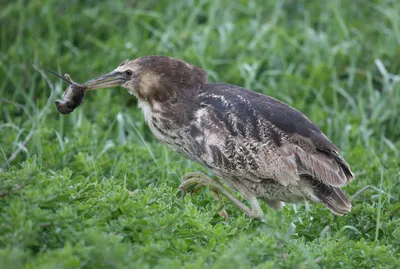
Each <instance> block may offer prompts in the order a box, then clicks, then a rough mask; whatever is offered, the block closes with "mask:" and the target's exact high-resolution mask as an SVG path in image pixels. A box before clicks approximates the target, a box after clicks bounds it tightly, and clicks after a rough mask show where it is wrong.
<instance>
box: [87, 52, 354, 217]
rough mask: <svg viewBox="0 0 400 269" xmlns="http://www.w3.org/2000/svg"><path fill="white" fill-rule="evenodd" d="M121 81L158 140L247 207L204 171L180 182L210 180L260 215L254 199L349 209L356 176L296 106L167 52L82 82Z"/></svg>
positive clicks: (93, 85)
mask: <svg viewBox="0 0 400 269" xmlns="http://www.w3.org/2000/svg"><path fill="white" fill-rule="evenodd" d="M118 85H121V86H122V87H124V88H127V89H128V91H129V92H130V93H131V94H134V95H135V96H136V97H137V98H138V101H139V107H141V108H142V110H143V113H144V117H145V120H146V122H147V124H148V125H149V127H150V129H151V131H152V133H153V134H154V135H155V136H156V137H157V138H158V139H159V140H160V141H161V142H163V143H166V144H167V145H169V146H170V147H171V148H172V149H173V150H174V151H176V152H179V153H182V154H184V155H185V156H186V157H188V158H189V159H191V160H193V161H196V162H198V163H200V164H202V165H204V166H205V167H207V168H209V169H210V170H211V171H212V172H214V173H215V174H216V175H217V176H218V177H219V178H220V179H221V180H222V181H223V182H225V183H227V184H228V186H230V188H231V189H233V190H236V191H238V192H240V193H241V194H242V195H243V196H244V198H245V199H247V200H248V201H249V202H250V205H251V207H250V208H249V207H248V206H246V205H245V204H243V203H242V202H240V201H239V200H237V199H236V198H235V197H234V196H232V195H231V194H230V192H229V191H228V190H226V189H225V188H224V187H223V186H222V185H221V184H220V183H219V182H218V181H215V180H210V178H208V177H206V176H204V175H200V174H196V175H197V176H193V174H192V175H191V176H189V177H187V178H186V181H184V182H183V183H182V188H183V189H185V188H186V187H187V186H188V185H191V184H194V183H201V184H207V185H211V187H212V188H213V189H215V190H216V191H218V192H220V193H222V194H224V195H225V196H226V197H228V198H229V199H230V200H231V201H232V202H234V203H235V204H236V205H237V206H238V207H239V208H241V209H242V210H243V211H244V212H245V213H246V214H247V215H248V216H250V217H257V218H261V217H262V216H263V212H262V211H261V209H260V206H259V204H258V199H261V200H264V201H266V203H267V204H268V205H270V206H271V207H273V208H280V207H281V206H282V205H283V202H300V201H303V200H310V201H314V202H317V203H323V204H325V205H326V207H327V208H329V209H330V210H331V211H332V212H333V213H335V214H337V215H342V214H345V213H347V212H349V211H350V209H351V204H350V202H349V200H348V199H347V198H346V196H345V194H344V193H343V191H342V190H341V189H340V187H342V186H343V185H345V184H346V183H348V182H349V181H350V180H351V179H352V178H353V177H354V175H353V173H352V172H351V170H350V167H349V165H348V164H347V163H346V161H345V160H344V159H343V158H342V157H341V156H340V155H339V153H338V148H337V147H336V146H335V145H334V144H332V143H331V142H330V141H329V139H328V138H327V137H326V136H325V135H324V134H323V133H322V132H321V131H320V129H319V128H318V127H317V126H316V125H315V124H314V123H312V122H311V121H310V120H309V119H308V118H307V117H306V116H304V115H303V114H301V113H300V112H298V111H297V110H295V109H294V108H292V107H290V106H288V105H286V104H284V103H282V102H280V101H278V100H276V99H274V98H271V97H268V96H265V95H262V94H259V93H256V92H253V91H250V90H247V89H244V88H241V87H238V86H234V85H228V84H215V83H208V82H207V74H206V72H205V71H204V70H202V69H200V68H198V67H195V66H193V65H190V64H188V63H185V62H183V61H180V60H177V59H173V58H170V57H164V56H147V57H142V58H139V59H136V60H133V61H125V62H124V63H122V64H121V65H120V66H118V67H117V68H116V69H115V70H114V71H112V72H111V73H109V74H107V75H104V76H101V77H99V78H97V79H94V80H91V81H88V82H86V83H85V84H83V86H84V87H86V88H87V90H92V89H96V88H104V87H113V86H118Z"/></svg>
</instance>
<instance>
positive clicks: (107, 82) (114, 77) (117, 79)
mask: <svg viewBox="0 0 400 269" xmlns="http://www.w3.org/2000/svg"><path fill="white" fill-rule="evenodd" d="M123 82H125V79H124V77H123V76H122V75H121V73H120V72H117V71H112V72H110V73H108V74H105V75H102V76H100V77H97V78H94V79H91V80H89V81H86V82H85V83H84V84H83V86H84V87H86V89H87V90H94V89H100V88H111V87H116V86H120V85H121V84H122V83H123Z"/></svg>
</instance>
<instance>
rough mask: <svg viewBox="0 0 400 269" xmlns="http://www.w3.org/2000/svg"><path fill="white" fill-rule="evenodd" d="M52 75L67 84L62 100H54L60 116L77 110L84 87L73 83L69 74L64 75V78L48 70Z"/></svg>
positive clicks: (83, 93)
mask: <svg viewBox="0 0 400 269" xmlns="http://www.w3.org/2000/svg"><path fill="white" fill-rule="evenodd" d="M49 72H51V73H52V74H54V75H56V76H57V77H59V78H61V79H62V80H64V81H65V82H67V83H68V84H69V86H68V88H67V89H66V90H65V91H64V95H63V100H56V101H55V104H56V107H57V110H58V112H60V113H61V114H69V113H71V112H72V111H74V109H75V108H77V107H78V106H79V105H80V104H81V103H82V100H83V97H84V95H85V90H86V88H87V87H86V86H83V85H82V84H79V83H76V82H74V81H73V80H72V79H71V77H70V76H69V74H65V75H64V77H65V78H64V77H62V76H60V75H59V74H57V73H56V72H53V71H51V70H49Z"/></svg>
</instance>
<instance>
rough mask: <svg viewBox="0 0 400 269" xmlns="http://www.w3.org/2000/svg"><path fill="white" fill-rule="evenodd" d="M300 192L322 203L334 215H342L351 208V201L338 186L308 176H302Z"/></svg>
mask: <svg viewBox="0 0 400 269" xmlns="http://www.w3.org/2000/svg"><path fill="white" fill-rule="evenodd" d="M300 186H302V187H301V192H302V193H303V195H304V196H305V197H308V199H310V200H311V201H313V202H316V203H323V204H324V205H325V206H326V207H327V208H328V209H329V210H330V211H332V213H334V214H335V215H339V216H341V215H344V214H346V213H349V212H350V210H351V203H350V201H349V199H347V197H346V195H345V194H344V192H343V191H342V190H341V189H340V188H339V187H333V186H329V185H327V184H324V183H323V182H321V181H317V180H315V179H313V178H312V177H310V176H302V180H301V181H300Z"/></svg>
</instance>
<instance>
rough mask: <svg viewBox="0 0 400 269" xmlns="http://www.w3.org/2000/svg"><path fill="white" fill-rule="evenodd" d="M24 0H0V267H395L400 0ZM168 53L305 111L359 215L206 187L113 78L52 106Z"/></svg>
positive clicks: (399, 236) (399, 245) (398, 249)
mask: <svg viewBox="0 0 400 269" xmlns="http://www.w3.org/2000/svg"><path fill="white" fill-rule="evenodd" d="M56 2H57V1H50V0H47V1H46V0H43V1H14V2H12V3H11V2H9V3H7V4H4V5H3V8H2V9H1V11H0V48H1V49H0V70H1V71H0V166H2V170H1V171H0V173H1V174H0V268H135V267H137V268H180V267H183V268H204V267H210V268H400V262H399V260H400V201H399V193H400V172H399V171H400V162H399V160H400V153H399V151H400V131H399V126H400V117H399V115H400V76H399V74H398V73H399V70H400V61H399V60H398V59H399V58H400V28H399V26H400V2H399V1H391V0H381V1H378V0H376V1H372V0H371V1H361V0H356V1H305V0H301V1H299V0H297V1H294V0H287V1H261V0H259V1H246V0H241V1H207V0H190V1H135V2H132V3H128V2H126V3H124V2H125V1H89V0H88V1H73V2H71V3H70V4H67V3H61V4H60V3H56ZM151 54H163V55H169V56H173V57H177V58H180V59H184V60H186V61H188V62H191V63H193V64H196V65H198V66H200V67H202V68H204V69H206V70H207V71H208V73H209V79H210V81H218V82H226V83H231V84H237V85H242V86H245V87H248V88H250V89H252V90H255V91H258V92H262V93H265V94H268V95H270V96H273V97H276V98H278V99H281V100H283V101H285V102H287V103H289V104H290V105H292V106H294V107H295V108H297V109H298V110H300V111H302V112H303V113H305V114H306V115H308V116H309V117H310V118H311V119H312V120H313V121H314V122H315V123H316V124H317V125H319V126H320V127H321V129H322V130H323V131H324V132H325V133H326V134H327V135H328V136H329V137H330V138H331V140H332V141H333V142H334V143H335V144H336V145H337V146H339V148H340V149H341V153H342V154H343V156H345V157H346V160H347V161H348V162H349V163H350V164H351V166H352V169H353V171H354V172H355V174H356V180H354V181H353V182H351V183H350V184H349V185H348V186H347V187H346V188H345V191H346V192H347V193H348V194H349V195H354V194H356V193H357V192H358V191H359V190H361V189H362V188H364V187H366V186H371V187H370V188H368V189H367V190H366V191H365V192H364V193H362V194H360V195H358V196H357V197H354V198H353V199H352V204H353V210H352V212H351V213H350V214H348V215H346V216H343V217H336V216H333V215H332V214H331V213H329V211H328V210H326V209H325V208H324V207H323V206H321V205H314V204H299V205H288V206H286V207H285V208H284V209H283V210H281V211H277V212H276V211H273V210H271V209H269V208H267V207H266V206H265V205H264V204H263V205H262V206H263V209H264V211H265V213H266V215H265V220H264V221H258V220H250V219H248V218H246V217H244V215H243V213H242V212H240V211H239V210H238V209H237V208H235V207H234V206H233V205H232V204H231V203H229V202H227V201H225V202H226V203H225V208H226V210H227V211H228V213H229V214H230V217H231V218H230V220H229V222H227V223H226V222H225V221H224V220H223V219H222V218H221V217H219V216H218V214H217V213H216V212H218V205H217V203H216V202H215V201H214V200H213V199H212V196H211V194H210V193H209V191H207V190H203V191H202V192H200V194H199V195H196V196H193V197H190V196H186V197H184V198H182V196H181V194H180V193H179V191H178V190H177V187H178V185H179V183H180V179H181V177H182V175H183V174H184V173H186V172H189V171H197V170H200V169H203V168H201V167H200V166H199V165H197V164H194V163H191V162H189V161H187V160H185V159H183V158H182V157H180V156H178V155H176V154H175V153H172V152H171V151H170V150H169V149H168V148H167V147H166V146H163V145H160V144H159V143H158V142H157V141H156V140H155V139H154V138H153V137H152V135H151V133H150V132H149V130H148V128H147V127H146V126H145V124H144V122H143V119H142V115H141V112H140V111H139V110H138V109H137V107H136V100H135V99H134V98H133V97H131V96H130V95H128V94H127V92H126V91H125V90H123V89H121V88H115V89H112V90H111V89H110V90H102V91H97V92H93V93H90V94H88V96H87V98H86V100H85V103H84V104H83V106H82V107H81V108H79V109H77V110H76V111H75V112H74V113H72V114H70V115H68V116H62V115H60V114H58V113H57V111H56V110H55V107H54V105H53V102H54V100H55V99H56V98H57V97H59V96H60V95H61V94H62V90H63V88H65V87H66V85H65V84H62V82H61V81H60V80H59V79H57V78H55V77H53V76H50V75H49V74H48V73H46V72H44V71H43V70H45V69H52V70H56V71H59V72H60V73H65V72H68V73H70V74H71V76H72V77H73V79H74V80H76V81H86V80H88V79H90V78H92V77H95V76H97V75H100V74H103V73H106V72H109V71H111V70H112V69H114V68H115V67H116V66H117V65H118V64H119V63H120V62H122V61H123V60H125V59H132V58H136V57H140V56H143V55H151Z"/></svg>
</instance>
